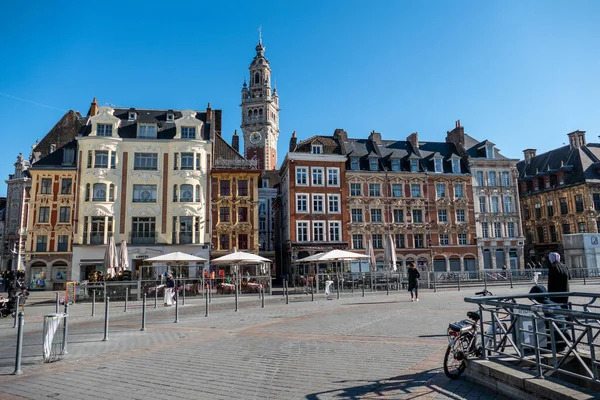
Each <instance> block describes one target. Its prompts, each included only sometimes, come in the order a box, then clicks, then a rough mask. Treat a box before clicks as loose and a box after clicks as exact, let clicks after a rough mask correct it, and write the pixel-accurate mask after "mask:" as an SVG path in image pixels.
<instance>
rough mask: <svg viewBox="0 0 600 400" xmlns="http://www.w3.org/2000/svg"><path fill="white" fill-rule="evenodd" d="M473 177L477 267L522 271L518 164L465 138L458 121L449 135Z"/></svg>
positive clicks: (485, 143)
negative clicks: (519, 269) (466, 162)
mask: <svg viewBox="0 0 600 400" xmlns="http://www.w3.org/2000/svg"><path fill="white" fill-rule="evenodd" d="M446 140H447V141H448V142H451V143H453V144H454V145H455V146H456V149H457V150H458V153H459V154H460V155H461V157H463V159H464V160H468V164H469V167H470V172H471V175H472V182H471V183H472V189H473V200H474V201H473V205H474V211H475V224H476V232H477V234H476V243H477V265H478V266H479V267H480V268H484V269H491V268H503V267H504V266H506V267H507V268H511V269H517V268H523V267H524V253H523V245H524V237H523V231H522V226H521V216H520V208H519V196H518V189H517V178H518V173H517V161H518V160H513V159H509V158H506V157H504V156H503V155H502V154H500V152H499V150H498V149H497V148H496V145H495V144H494V143H492V142H490V141H488V140H484V141H481V142H480V141H478V140H476V139H474V138H473V137H471V136H469V135H467V134H465V131H464V127H463V126H461V125H460V121H457V122H456V126H455V128H454V129H453V130H452V131H450V132H448V134H447V137H446Z"/></svg>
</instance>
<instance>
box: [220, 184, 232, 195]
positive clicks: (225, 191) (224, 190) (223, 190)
mask: <svg viewBox="0 0 600 400" xmlns="http://www.w3.org/2000/svg"><path fill="white" fill-rule="evenodd" d="M219 194H220V195H221V196H231V183H230V182H229V181H219Z"/></svg>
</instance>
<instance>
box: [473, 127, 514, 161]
mask: <svg viewBox="0 0 600 400" xmlns="http://www.w3.org/2000/svg"><path fill="white" fill-rule="evenodd" d="M486 145H491V146H494V158H493V159H494V160H508V157H505V156H503V155H502V154H500V150H498V148H497V147H496V145H495V144H494V143H492V142H490V141H489V140H484V141H482V142H480V141H479V140H477V139H475V138H474V137H472V136H469V135H467V134H466V133H465V150H466V151H467V154H468V155H469V157H470V158H486V157H487V154H486V152H485V146H486Z"/></svg>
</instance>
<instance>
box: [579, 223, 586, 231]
mask: <svg viewBox="0 0 600 400" xmlns="http://www.w3.org/2000/svg"><path fill="white" fill-rule="evenodd" d="M577 232H579V233H585V232H587V224H586V223H585V222H578V223H577Z"/></svg>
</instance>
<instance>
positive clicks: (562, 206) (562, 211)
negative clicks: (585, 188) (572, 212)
mask: <svg viewBox="0 0 600 400" xmlns="http://www.w3.org/2000/svg"><path fill="white" fill-rule="evenodd" d="M568 213H569V205H568V204H567V199H566V198H565V197H563V198H561V199H560V215H565V214H568Z"/></svg>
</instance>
